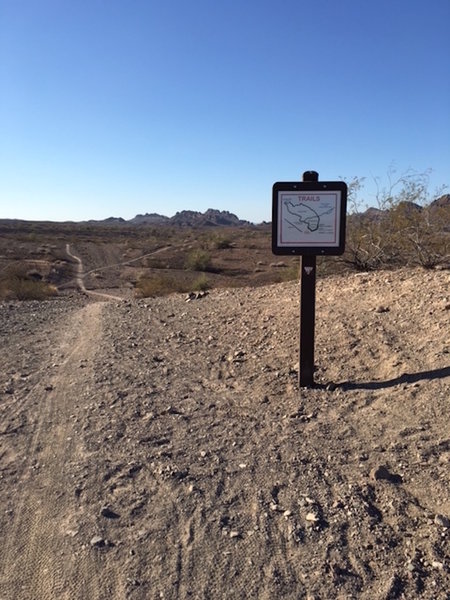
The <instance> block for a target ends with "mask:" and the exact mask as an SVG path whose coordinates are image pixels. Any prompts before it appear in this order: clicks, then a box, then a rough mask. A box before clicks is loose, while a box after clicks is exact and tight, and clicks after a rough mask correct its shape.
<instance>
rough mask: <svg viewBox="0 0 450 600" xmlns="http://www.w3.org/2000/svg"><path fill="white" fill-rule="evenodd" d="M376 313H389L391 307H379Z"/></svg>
mask: <svg viewBox="0 0 450 600" xmlns="http://www.w3.org/2000/svg"><path fill="white" fill-rule="evenodd" d="M375 312H376V313H385V312H389V307H388V306H377V308H376V309H375Z"/></svg>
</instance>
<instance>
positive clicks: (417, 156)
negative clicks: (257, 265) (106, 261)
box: [0, 0, 450, 222]
mask: <svg viewBox="0 0 450 600" xmlns="http://www.w3.org/2000/svg"><path fill="white" fill-rule="evenodd" d="M449 23H450V2H449V1H448V0H428V1H427V2H425V1H419V0H389V1H388V0H376V1H375V0H373V1H372V0H367V1H362V0H340V1H337V0H314V1H311V0H308V1H303V0H296V1H295V0H258V1H257V0H246V1H244V0H189V1H187V0H158V1H154V0H76V1H75V0H0V218H21V219H30V220H40V219H49V220H55V221H62V220H83V219H102V218H106V217H109V216H116V217H119V216H120V217H123V218H126V219H129V218H132V217H134V216H135V215H136V214H138V213H145V212H157V213H160V214H165V215H168V216H171V215H173V214H175V212H177V211H179V210H183V209H191V210H200V211H204V210H206V209H207V208H217V209H220V210H229V211H231V212H234V213H235V214H237V215H238V216H239V217H241V218H243V219H248V220H250V221H253V222H260V221H263V220H270V218H271V187H272V184H273V183H274V182H275V181H291V180H296V179H300V178H301V174H302V172H303V171H304V170H307V169H315V170H317V171H319V173H320V178H321V179H322V180H336V179H340V178H344V179H347V180H349V179H351V178H352V177H354V176H359V177H366V178H367V180H366V186H365V190H364V194H363V197H364V199H365V200H366V201H367V202H368V204H373V200H374V199H373V194H374V190H375V187H374V184H373V182H372V178H373V177H376V176H379V177H382V178H383V177H384V176H385V175H386V173H387V171H388V169H389V167H390V165H392V164H393V163H394V164H395V166H396V168H397V170H398V171H399V172H402V171H405V170H407V169H409V168H412V169H415V170H417V171H425V170H426V169H429V168H431V169H433V171H432V174H431V178H430V192H434V190H435V188H436V187H438V186H440V185H449V184H450V142H449V134H450V76H449V72H450V71H449V62H450V40H449V36H448V24H449Z"/></svg>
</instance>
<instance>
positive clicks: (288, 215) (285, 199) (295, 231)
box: [272, 181, 347, 255]
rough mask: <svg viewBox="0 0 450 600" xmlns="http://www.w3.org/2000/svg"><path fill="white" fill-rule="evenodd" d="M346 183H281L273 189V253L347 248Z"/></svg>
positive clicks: (327, 251) (336, 251)
mask: <svg viewBox="0 0 450 600" xmlns="http://www.w3.org/2000/svg"><path fill="white" fill-rule="evenodd" d="M346 210H347V185H346V184H345V183H343V182H342V181H303V182H278V183H275V184H274V186H273V191H272V252H273V253H274V254H281V255H288V254H291V255H313V254H314V255H325V254H327V255H338V254H343V252H344V249H345V219H346Z"/></svg>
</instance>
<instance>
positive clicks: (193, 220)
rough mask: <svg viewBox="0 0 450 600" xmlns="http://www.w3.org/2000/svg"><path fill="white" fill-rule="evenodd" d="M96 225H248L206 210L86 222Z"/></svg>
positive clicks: (228, 214)
mask: <svg viewBox="0 0 450 600" xmlns="http://www.w3.org/2000/svg"><path fill="white" fill-rule="evenodd" d="M88 223H96V224H98V225H107V226H110V225H112V226H115V225H138V226H139V225H141V226H142V225H155V226H158V225H175V226H178V227H242V226H244V225H250V223H249V221H243V220H241V219H239V218H238V217H237V216H236V215H234V214H233V213H230V212H228V211H227V210H216V209H214V208H208V210H207V211H206V212H204V213H202V212H199V211H196V210H182V211H180V212H177V213H176V215H174V216H173V217H165V216H164V215H160V214H158V213H145V215H136V216H135V217H134V218H133V219H129V220H128V221H126V220H125V219H121V218H116V217H109V218H108V219H104V220H103V221H88Z"/></svg>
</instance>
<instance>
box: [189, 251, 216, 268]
mask: <svg viewBox="0 0 450 600" xmlns="http://www.w3.org/2000/svg"><path fill="white" fill-rule="evenodd" d="M185 266H186V268H187V269H189V270H190V271H209V270H210V269H211V255H210V254H209V252H207V251H206V250H200V249H196V250H192V251H191V252H190V253H189V254H188V256H187V259H186V264H185Z"/></svg>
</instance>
